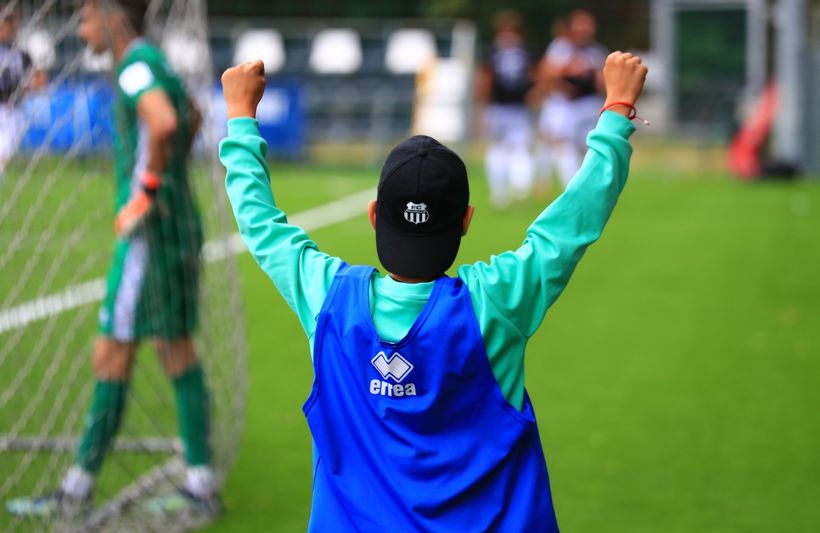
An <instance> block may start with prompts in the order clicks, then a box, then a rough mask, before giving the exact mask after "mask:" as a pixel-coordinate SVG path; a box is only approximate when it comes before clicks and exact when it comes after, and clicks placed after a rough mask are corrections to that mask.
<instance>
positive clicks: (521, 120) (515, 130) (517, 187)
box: [507, 106, 535, 200]
mask: <svg viewBox="0 0 820 533" xmlns="http://www.w3.org/2000/svg"><path fill="white" fill-rule="evenodd" d="M507 131H508V133H507V144H508V146H509V167H510V168H509V176H510V188H511V190H512V194H513V195H514V196H515V197H516V198H518V199H519V200H520V199H524V198H526V197H527V196H528V195H529V194H530V191H531V189H532V181H533V175H534V173H535V163H534V161H533V154H532V124H531V120H530V113H529V110H528V109H527V108H526V107H525V106H520V107H519V106H516V107H515V108H512V109H510V117H509V127H508V130H507Z"/></svg>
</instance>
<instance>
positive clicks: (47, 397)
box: [0, 0, 246, 531]
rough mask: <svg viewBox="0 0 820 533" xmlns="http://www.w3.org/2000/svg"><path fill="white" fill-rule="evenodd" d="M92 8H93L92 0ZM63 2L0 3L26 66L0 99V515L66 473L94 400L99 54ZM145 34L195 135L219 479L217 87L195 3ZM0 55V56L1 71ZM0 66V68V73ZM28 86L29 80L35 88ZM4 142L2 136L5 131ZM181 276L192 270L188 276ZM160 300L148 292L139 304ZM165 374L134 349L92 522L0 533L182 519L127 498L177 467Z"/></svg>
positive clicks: (230, 286) (224, 370)
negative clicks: (172, 73) (185, 103)
mask: <svg viewBox="0 0 820 533" xmlns="http://www.w3.org/2000/svg"><path fill="white" fill-rule="evenodd" d="M99 1H100V2H101V3H105V2H106V1H107V0H99ZM79 5H80V2H77V1H76V0H5V1H2V0H0V20H7V19H9V18H12V19H13V20H14V24H15V26H16V37H15V43H16V46H17V47H19V48H20V49H22V50H25V51H26V52H27V53H28V54H29V56H30V57H31V61H32V63H33V68H30V69H27V70H26V73H25V76H24V78H25V79H23V80H21V81H20V83H19V84H18V85H17V87H16V88H15V89H14V91H13V94H6V95H4V97H3V98H2V99H0V131H2V132H3V134H2V135H0V144H3V146H0V150H5V151H6V153H7V154H8V155H9V157H6V158H5V160H4V161H2V164H3V166H4V167H5V168H4V169H2V168H0V505H2V502H5V501H6V500H8V499H9V498H15V497H20V496H28V495H39V494H44V493H48V492H50V491H52V490H54V489H56V488H57V487H58V485H59V480H60V478H61V477H62V476H63V474H64V473H65V472H66V470H67V469H68V468H69V467H70V466H71V465H72V464H73V461H74V453H75V450H76V447H77V444H78V440H79V438H80V435H81V432H82V429H83V424H84V417H85V415H86V413H87V410H88V405H89V401H90V398H91V395H92V392H93V387H94V378H93V373H92V368H91V354H92V347H93V342H94V338H95V336H96V334H97V320H98V318H97V317H98V313H99V310H100V304H101V300H102V299H103V297H104V294H105V290H106V278H105V276H106V271H107V268H108V265H109V263H110V262H111V259H112V251H113V250H114V234H113V231H112V227H113V214H114V209H113V198H114V183H115V180H114V175H115V165H114V157H113V153H114V149H113V144H112V143H113V140H112V139H113V123H112V105H113V102H114V96H113V95H114V93H113V90H112V87H113V79H114V76H113V73H112V65H111V58H110V57H105V56H95V55H93V54H91V53H90V52H89V51H88V50H87V49H86V47H85V46H84V44H83V43H82V42H81V41H80V39H79V38H78V37H77V30H78V26H79V23H80V16H81V15H80V9H79ZM147 21H148V24H147V28H148V35H149V36H150V38H151V40H152V41H154V42H156V43H158V44H160V45H162V47H163V48H164V49H165V51H166V54H167V56H168V58H169V61H170V62H171V64H173V65H174V67H175V69H176V70H177V71H178V72H179V74H180V75H181V76H182V78H183V79H184V81H185V83H186V87H187V89H188V92H189V94H190V95H191V96H192V97H193V98H194V99H195V100H196V101H197V102H198V105H199V107H200V109H201V111H202V116H203V125H202V127H201V129H200V134H199V137H198V139H197V140H196V143H195V147H194V157H192V158H191V160H190V163H189V173H188V174H189V177H188V181H189V184H190V188H191V189H192V191H193V196H194V198H195V200H196V204H197V205H198V217H199V219H200V220H201V226H202V231H203V234H204V235H203V242H204V246H203V247H202V251H201V254H200V258H201V270H200V274H199V284H198V301H199V305H198V321H197V322H198V327H197V329H196V333H195V347H196V349H197V353H198V356H199V359H200V360H201V361H202V365H203V368H204V371H205V375H206V382H207V386H208V389H209V393H210V402H211V406H210V413H211V437H210V438H211V442H210V444H211V449H212V452H213V466H214V469H215V472H216V475H217V479H218V482H221V480H222V479H224V476H225V474H226V472H227V470H228V469H229V467H230V466H231V463H232V461H233V459H234V457H235V453H236V449H237V445H238V440H239V436H240V434H241V431H242V424H243V418H244V398H245V389H246V387H245V371H246V368H245V365H246V361H245V346H244V324H243V316H242V305H241V301H240V295H239V286H238V279H237V274H236V268H235V262H234V260H233V256H234V254H235V253H236V252H237V251H238V250H239V249H240V246H241V245H240V243H239V242H238V239H236V238H235V237H234V236H232V234H231V232H230V228H231V224H230V222H229V218H228V216H227V210H226V205H227V204H226V199H225V194H224V187H223V185H222V174H221V170H220V169H221V167H220V166H219V162H218V160H217V159H216V155H217V142H218V139H216V138H215V137H214V136H213V134H210V133H209V132H216V131H219V129H218V128H215V127H213V125H212V124H209V120H210V117H213V116H215V114H214V113H212V112H210V111H211V109H210V107H211V104H210V98H211V94H212V88H213V84H214V82H215V77H214V75H213V72H212V67H211V61H210V56H209V48H208V44H207V43H208V41H207V26H206V13H205V2H204V0H153V1H152V2H151V3H150V7H149V11H148V17H147ZM9 57H10V55H9V54H5V55H0V62H3V61H7V62H8V61H10V59H9ZM7 67H9V65H3V64H2V63H0V72H2V71H3V70H7ZM35 78H36V79H35ZM12 133H13V135H12ZM194 275H195V274H194ZM156 296H158V295H151V294H148V295H146V296H145V298H151V297H156ZM177 435H178V421H177V415H176V407H175V402H174V396H173V391H172V388H171V386H170V383H169V379H168V377H167V376H166V375H165V372H164V371H163V369H162V366H161V365H160V363H159V361H158V358H157V357H156V356H155V355H154V353H153V348H152V347H151V346H150V344H149V343H145V346H143V347H142V348H141V349H140V351H139V353H138V354H137V357H136V363H135V366H134V369H133V371H132V372H131V379H130V385H129V388H128V406H127V409H126V412H125V416H124V420H123V422H122V426H121V429H120V431H119V433H118V437H117V439H116V440H115V442H114V446H113V449H112V451H111V452H110V453H109V455H108V456H107V458H106V461H105V463H104V465H103V468H102V471H101V473H100V476H99V478H98V480H97V483H96V489H95V491H94V501H93V507H92V509H91V510H90V512H86V513H81V514H79V515H76V516H72V517H66V516H54V517H51V518H49V519H47V520H46V519H39V520H32V519H19V518H15V517H14V516H12V515H11V514H10V513H8V512H7V511H6V509H5V507H4V506H3V507H0V530H2V531H38V530H44V531H45V530H48V531H88V530H111V531H113V530H139V531H152V530H156V531H169V530H182V529H185V528H187V527H189V526H192V525H194V524H193V522H192V521H191V520H192V518H191V517H190V516H183V515H179V516H174V515H170V516H163V517H158V516H156V515H152V514H151V513H149V512H148V510H146V508H145V506H144V505H140V503H141V502H142V501H144V500H147V499H149V498H151V497H153V496H157V495H162V494H164V493H167V492H170V491H173V490H174V489H175V488H176V487H178V486H180V483H181V479H182V474H183V467H184V461H183V459H182V455H181V444H180V442H179V440H178V438H177Z"/></svg>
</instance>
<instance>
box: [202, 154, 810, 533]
mask: <svg viewBox="0 0 820 533" xmlns="http://www.w3.org/2000/svg"><path fill="white" fill-rule="evenodd" d="M633 174H634V175H633V176H632V177H631V178H630V180H631V181H630V183H629V184H628V186H627V188H626V189H625V191H624V195H623V196H622V198H621V201H620V203H619V205H618V206H617V208H616V211H615V213H614V215H613V217H612V219H611V221H610V224H609V226H608V227H607V229H606V231H605V232H604V236H603V238H602V239H601V241H600V242H599V243H597V244H596V245H594V246H593V247H592V248H590V250H589V251H588V253H587V254H586V256H585V257H584V259H583V260H582V261H581V263H580V265H579V268H578V269H577V271H576V273H575V275H574V277H573V279H572V281H571V282H570V284H569V286H568V288H567V290H566V291H565V293H564V294H563V295H562V296H561V298H560V299H559V300H558V302H557V304H556V305H555V306H554V307H553V308H552V309H551V310H550V312H549V313H548V314H547V317H546V320H545V322H544V324H543V326H542V328H541V330H540V331H539V332H538V334H537V335H536V336H535V337H534V338H533V339H532V341H531V343H530V345H529V349H528V359H527V387H528V389H529V392H530V394H531V396H532V398H533V402H534V404H535V408H536V412H537V413H538V417H539V424H540V429H541V435H542V438H543V441H544V449H545V453H546V455H547V462H548V466H549V469H550V474H551V481H552V489H553V494H554V499H555V505H556V510H557V514H558V518H559V524H561V526H562V529H563V530H565V531H571V532H575V531H579V532H599V531H607V532H630V533H635V532H653V533H654V532H661V531H662V532H681V533H683V532H691V531H703V532H716V533H717V532H741V531H743V532H752V531H755V532H761V533H762V532H771V531H806V532H808V531H816V530H817V528H819V527H820V507H818V506H817V505H816V502H817V501H820V481H818V477H817V473H818V472H820V454H818V449H820V411H818V408H817V407H818V405H820V276H818V265H820V186H819V185H818V184H817V183H816V182H815V183H801V184H775V183H771V184H742V183H737V182H733V181H730V180H728V179H727V178H725V177H721V176H706V177H697V176H696V175H691V174H690V175H673V173H671V172H670V171H669V169H666V170H661V171H660V172H652V171H650V170H649V169H647V168H645V167H644V168H637V169H636V171H635V172H634V173H633ZM336 175H343V176H348V178H347V179H345V180H341V179H338V180H337V179H334V180H331V181H328V176H336ZM471 175H472V183H471V186H472V199H473V202H474V203H475V204H476V206H477V212H476V217H475V219H474V223H473V226H472V228H471V230H470V234H469V235H468V236H467V237H466V238H465V240H464V241H463V248H462V250H461V252H460V254H459V257H458V262H467V261H476V260H481V259H486V258H488V257H489V256H490V255H491V254H492V253H495V252H498V251H502V250H505V249H508V248H511V247H515V246H517V245H518V243H519V242H520V241H521V239H523V236H524V231H525V229H526V227H527V226H528V224H529V223H530V221H531V220H532V219H533V218H534V217H535V216H536V215H537V214H538V212H539V211H540V210H541V209H542V208H543V207H544V205H545V203H546V200H541V201H536V200H530V201H528V202H527V203H525V204H523V205H520V206H518V207H516V208H515V209H511V210H509V211H506V212H501V213H499V212H495V211H493V210H491V209H490V207H489V206H488V204H487V201H486V198H487V193H486V187H485V185H484V183H483V174H482V171H481V168H480V166H478V165H472V167H471ZM376 176H377V172H376V171H375V170H371V171H358V172H357V171H354V170H347V171H337V170H322V169H301V168H299V167H291V166H285V167H274V168H273V183H274V190H275V194H276V195H277V199H278V201H279V202H280V204H281V205H282V206H284V208H285V209H286V210H287V211H289V212H296V211H299V210H301V209H303V208H306V207H309V206H313V205H318V204H321V203H323V202H324V201H325V200H326V199H327V198H325V197H324V194H325V192H327V191H329V192H331V193H332V195H338V194H342V193H344V192H347V191H348V190H350V191H353V190H356V189H363V188H365V187H368V186H372V185H373V184H374V183H375V180H376ZM334 187H335V190H334ZM328 188H330V189H328ZM317 191H319V193H318V196H317ZM371 231H372V230H371V229H370V227H369V225H368V223H367V220H366V217H365V216H360V217H358V218H356V219H354V220H350V221H348V222H345V223H342V224H339V225H336V226H333V227H329V228H325V229H322V230H319V231H315V232H312V234H311V236H312V237H313V238H314V240H315V241H316V242H317V243H318V245H319V246H320V248H321V249H323V250H324V251H326V252H328V253H331V254H334V255H338V256H341V257H344V258H345V259H346V260H348V261H351V262H361V263H371V264H377V263H376V261H377V258H376V254H375V249H374V246H373V240H372V234H371ZM240 267H241V268H240V271H241V273H242V283H243V288H244V295H245V302H246V308H247V328H248V336H249V346H250V379H249V383H250V397H249V402H248V411H247V416H248V418H247V426H246V430H245V435H244V439H243V443H242V447H241V451H240V455H239V460H238V463H237V464H236V467H235V468H234V470H233V472H232V474H231V476H230V478H229V480H228V483H227V486H226V487H225V494H224V497H225V503H226V507H227V512H226V513H225V515H224V517H223V518H221V519H220V520H219V521H218V522H217V523H216V524H215V525H214V526H213V528H212V529H211V530H212V531H248V532H250V531H260V530H264V529H266V528H270V527H274V529H275V530H276V531H282V532H289V531H294V532H295V531H304V530H305V527H306V524H307V518H308V511H309V505H310V490H311V464H310V461H311V450H310V436H309V433H308V430H307V425H306V423H305V421H304V418H303V416H302V412H301V405H302V402H303V401H304V399H305V397H306V395H307V393H308V391H309V388H310V384H311V367H310V358H309V354H308V348H307V341H306V339H305V337H304V335H303V334H302V333H301V330H300V327H299V325H298V322H297V320H296V318H295V315H293V314H292V313H291V312H290V311H289V310H288V309H287V307H286V305H285V304H284V303H283V301H282V299H281V298H280V297H279V296H278V294H277V293H276V291H275V289H274V287H273V285H272V283H271V282H270V281H269V280H268V279H267V277H266V276H265V275H264V274H263V273H262V272H261V271H260V270H259V268H258V267H257V266H256V265H255V264H254V262H253V260H252V259H251V258H250V257H249V256H247V255H245V256H242V257H241V259H240ZM274 524H275V526H274Z"/></svg>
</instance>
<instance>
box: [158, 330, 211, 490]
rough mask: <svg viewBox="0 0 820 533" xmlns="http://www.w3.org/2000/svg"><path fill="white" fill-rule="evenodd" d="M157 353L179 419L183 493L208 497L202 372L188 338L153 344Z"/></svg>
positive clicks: (205, 399) (205, 391)
mask: <svg viewBox="0 0 820 533" xmlns="http://www.w3.org/2000/svg"><path fill="white" fill-rule="evenodd" d="M154 344H155V346H156V350H157V353H158V354H159V357H160V360H161V361H162V364H163V366H164V367H165V371H166V372H167V373H168V376H169V377H170V378H171V381H172V383H173V387H174V396H175V398H176V406H177V416H178V418H179V436H180V439H181V440H182V444H183V448H184V452H185V462H186V464H187V466H188V470H187V472H186V477H185V490H187V491H189V492H190V493H192V494H194V495H195V496H198V497H202V498H208V497H211V496H213V494H214V493H215V492H216V485H215V481H214V479H213V473H212V471H211V468H210V465H211V450H210V399H209V396H208V388H207V386H206V384H205V373H204V371H203V369H202V365H201V364H200V362H199V360H198V359H197V356H196V351H195V349H194V344H193V341H192V340H191V338H190V337H187V338H182V339H176V340H157V341H155V343H154Z"/></svg>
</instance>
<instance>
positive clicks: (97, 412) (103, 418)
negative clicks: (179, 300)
mask: <svg viewBox="0 0 820 533" xmlns="http://www.w3.org/2000/svg"><path fill="white" fill-rule="evenodd" d="M136 350H137V344H136V343H135V342H121V341H117V340H115V339H111V338H106V337H100V338H98V339H97V341H96V343H95V346H94V378H95V384H94V395H93V397H92V399H91V405H90V406H89V408H88V414H87V415H86V417H85V426H84V429H83V435H82V438H81V439H80V444H79V446H78V447H77V458H76V465H75V466H74V467H73V468H72V469H71V470H70V471H69V472H68V474H67V475H66V476H65V477H64V478H63V483H62V486H61V488H62V490H63V491H64V492H66V493H68V494H69V495H71V496H73V497H75V498H86V497H88V496H89V495H90V493H91V489H92V486H93V477H94V476H96V475H97V474H98V473H99V471H100V469H101V468H102V463H103V460H104V458H105V455H106V453H108V451H109V450H110V449H111V444H112V443H113V441H114V437H116V435H117V432H118V431H119V429H120V425H121V423H122V418H123V415H124V414H125V406H126V397H127V393H128V380H129V377H130V375H131V368H132V366H133V364H134V354H135V353H136Z"/></svg>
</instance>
